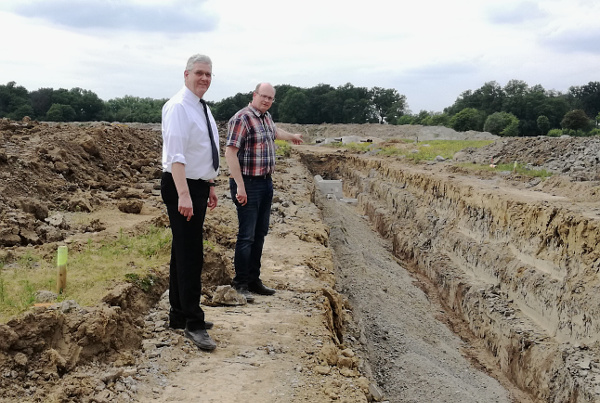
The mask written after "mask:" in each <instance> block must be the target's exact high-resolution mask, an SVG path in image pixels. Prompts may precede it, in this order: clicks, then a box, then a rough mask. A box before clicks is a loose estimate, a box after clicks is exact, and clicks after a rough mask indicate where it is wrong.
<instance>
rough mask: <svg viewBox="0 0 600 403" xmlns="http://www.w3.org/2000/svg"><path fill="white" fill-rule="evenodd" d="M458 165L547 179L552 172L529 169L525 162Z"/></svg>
mask: <svg viewBox="0 0 600 403" xmlns="http://www.w3.org/2000/svg"><path fill="white" fill-rule="evenodd" d="M457 165H458V166H460V167H462V168H465V169H469V170H474V171H489V172H512V173H513V174H517V175H523V176H527V177H531V178H541V179H547V178H549V177H551V176H552V172H548V171H546V170H545V169H531V168H528V167H527V165H525V164H520V163H516V164H515V163H512V164H498V165H496V166H494V167H492V166H490V165H479V164H470V163H461V164H457Z"/></svg>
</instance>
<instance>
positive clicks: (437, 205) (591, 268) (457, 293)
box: [301, 153, 600, 402]
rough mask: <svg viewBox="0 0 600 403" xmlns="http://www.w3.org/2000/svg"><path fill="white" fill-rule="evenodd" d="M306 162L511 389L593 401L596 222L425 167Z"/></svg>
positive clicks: (599, 362) (351, 159) (599, 389)
mask: <svg viewBox="0 0 600 403" xmlns="http://www.w3.org/2000/svg"><path fill="white" fill-rule="evenodd" d="M301 156H302V159H303V160H304V162H305V164H306V165H307V166H308V167H309V168H310V169H311V171H312V173H313V174H314V175H321V176H323V177H326V178H329V179H342V181H343V184H344V192H345V193H346V196H347V197H352V198H357V199H358V206H359V208H360V209H361V210H362V213H363V214H365V215H367V216H368V217H369V218H370V219H371V221H372V222H373V223H374V225H375V226H376V228H377V230H378V231H379V233H380V234H381V235H382V236H384V237H387V238H391V240H392V243H393V248H394V254H395V255H396V256H397V257H398V258H400V259H401V260H402V262H404V264H405V265H407V266H409V267H410V268H411V270H416V271H419V272H421V273H422V274H425V275H426V276H427V277H428V278H429V279H430V280H431V282H432V283H433V284H435V286H436V287H437V290H438V292H439V294H440V296H441V297H442V300H443V301H444V303H445V305H446V307H447V308H448V309H450V310H452V311H453V312H454V313H456V314H457V315H459V316H460V317H462V319H463V320H464V321H465V322H466V323H468V325H469V327H470V329H471V331H472V332H473V333H474V334H475V335H477V336H479V337H480V338H481V339H482V340H483V341H484V343H485V344H486V346H487V347H488V349H489V350H490V352H492V353H493V355H494V357H496V360H497V365H499V366H500V368H501V369H502V370H503V371H504V373H506V374H507V375H508V376H509V377H510V378H511V379H512V380H513V382H514V383H515V384H516V385H518V386H519V387H520V388H521V389H523V390H525V391H527V392H528V393H530V394H531V395H532V396H533V397H535V398H537V399H539V400H540V401H544V402H594V401H600V354H599V350H600V349H599V348H598V346H599V339H600V292H599V291H600V289H599V288H600V281H599V278H598V271H599V270H600V248H598V247H597V246H596V245H598V241H599V240H600V221H599V220H598V219H592V218H589V217H584V216H581V215H579V214H578V213H576V212H575V211H573V210H571V209H569V206H568V204H565V203H560V200H558V198H554V197H552V196H550V195H548V198H547V199H545V198H544V197H543V196H544V195H542V194H541V193H539V192H531V194H527V192H523V191H514V193H512V191H504V192H503V191H501V190H500V189H499V188H498V187H497V186H494V185H493V184H492V183H489V182H490V181H482V180H478V179H473V181H472V182H465V181H458V180H456V179H455V178H454V177H453V175H452V174H444V175H439V174H437V175H434V174H433V173H432V172H431V171H427V169H426V166H425V168H418V167H410V168H407V167H405V168H402V166H401V165H397V164H396V165H394V164H391V163H390V162H389V160H386V159H374V158H373V157H371V158H364V157H361V156H359V155H351V154H343V155H340V154H339V153H338V154H335V153H332V154H328V155H323V154H320V155H315V154H310V153H306V154H302V155H301ZM506 192H511V193H506Z"/></svg>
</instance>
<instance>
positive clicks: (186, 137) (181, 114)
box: [162, 86, 219, 180]
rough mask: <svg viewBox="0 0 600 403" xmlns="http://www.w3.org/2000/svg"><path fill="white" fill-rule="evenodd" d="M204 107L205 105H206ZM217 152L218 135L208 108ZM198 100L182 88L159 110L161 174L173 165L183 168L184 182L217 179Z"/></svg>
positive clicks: (190, 92)
mask: <svg viewBox="0 0 600 403" xmlns="http://www.w3.org/2000/svg"><path fill="white" fill-rule="evenodd" d="M207 107H208V105H207ZM208 116H209V119H210V125H211V127H212V132H213V137H214V139H215V144H216V145H217V150H218V149H219V133H218V131H217V124H216V123H215V119H214V118H213V116H212V113H211V112H210V108H208ZM208 136H209V134H208V126H207V122H206V116H205V115H204V109H203V108H202V104H201V103H200V98H198V97H197V96H196V94H194V93H193V92H192V91H190V90H189V89H188V88H187V87H186V86H183V88H182V89H181V90H180V91H179V92H178V93H177V94H175V95H174V96H173V97H172V98H171V99H169V101H167V103H166V104H165V105H164V106H163V109H162V138H163V152H162V165H163V171H165V172H171V166H172V165H173V163H174V162H180V163H182V164H184V165H185V176H186V178H188V179H204V180H209V179H214V178H216V177H217V175H218V171H215V169H214V168H213V165H212V145H211V142H210V137H208Z"/></svg>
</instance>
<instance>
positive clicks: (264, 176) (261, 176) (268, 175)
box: [242, 174, 271, 179]
mask: <svg viewBox="0 0 600 403" xmlns="http://www.w3.org/2000/svg"><path fill="white" fill-rule="evenodd" d="M242 177H243V178H244V179H271V174H266V175H258V176H252V175H242Z"/></svg>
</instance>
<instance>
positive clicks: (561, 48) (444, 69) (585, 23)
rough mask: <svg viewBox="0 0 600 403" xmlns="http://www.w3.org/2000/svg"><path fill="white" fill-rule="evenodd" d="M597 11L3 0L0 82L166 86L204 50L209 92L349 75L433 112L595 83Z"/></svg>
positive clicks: (117, 93)
mask: <svg viewBox="0 0 600 403" xmlns="http://www.w3.org/2000/svg"><path fill="white" fill-rule="evenodd" d="M599 11H600V5H598V4H596V3H595V2H594V1H591V0H579V1H575V2H573V0H544V1H541V0H526V1H510V0H506V1H500V0H484V1H474V0H456V1H454V2H439V1H434V0H421V1H419V2H413V3H411V4H404V3H390V2H389V1H384V0H371V1H370V2H368V3H366V4H363V5H361V6H353V5H352V4H351V3H348V2H345V1H342V0H305V1H303V2H291V3H290V2H282V1H281V0H264V1H262V2H261V3H252V2H247V1H242V0H205V1H198V0H170V1H169V0H129V1H126V0H122V1H117V0H96V1H93V0H89V1H85V2H84V1H83V0H71V1H66V0H35V1H29V2H23V1H17V0H5V1H3V3H2V4H0V35H1V36H2V37H3V38H10V39H9V40H4V41H3V52H2V53H1V54H0V65H1V66H2V68H1V69H0V84H6V83H7V82H9V81H16V82H17V84H18V85H22V86H24V87H25V88H27V89H28V90H30V91H33V90H36V89H38V88H41V87H50V88H72V87H81V88H84V89H89V90H91V91H93V92H95V93H96V94H98V96H100V97H101V98H102V99H110V98H116V97H122V96H125V95H133V96H139V97H151V98H168V97H170V96H171V95H172V94H174V93H175V92H176V91H177V90H178V89H179V88H180V87H181V86H182V85H183V69H184V67H185V62H186V60H187V58H188V57H189V56H190V55H192V54H194V53H205V54H208V55H209V56H211V58H212V59H213V63H214V66H213V72H214V73H215V78H214V80H213V84H212V86H211V88H210V90H209V91H208V92H207V99H209V100H213V101H217V100H220V99H223V98H225V97H229V96H233V95H235V94H236V93H238V92H242V93H245V92H249V91H251V90H252V89H253V87H254V86H255V85H256V83H257V82H259V81H269V82H271V83H273V84H275V85H277V84H290V85H295V86H299V87H305V88H307V87H312V86H315V85H318V84H320V83H325V84H330V85H332V86H334V87H337V86H340V85H344V84H346V83H351V84H353V85H355V86H362V87H368V88H372V87H375V86H377V87H384V88H395V89H396V90H397V91H398V92H399V93H400V94H403V95H406V96H407V101H408V104H409V107H410V108H411V109H412V110H413V111H415V112H418V111H419V110H422V109H425V110H434V111H441V110H442V109H443V108H444V107H447V106H450V105H451V104H452V103H453V102H454V101H455V100H456V98H457V97H458V96H459V95H460V93H462V92H463V91H465V90H468V89H477V88H479V87H481V86H482V85H483V84H484V83H485V82H487V81H497V82H498V83H500V84H501V85H504V84H505V83H506V82H508V81H509V80H510V79H519V80H523V81H526V82H527V83H528V84H530V85H534V84H541V85H542V86H543V87H544V88H546V89H555V90H558V91H566V90H567V89H568V87H569V86H571V85H583V84H586V83H588V82H589V81H598V74H597V72H598V71H599V70H600V60H598V58H597V51H598V49H596V46H595V44H596V43H598V39H600V31H598V30H597V29H596V28H595V27H596V26H597V22H596V21H595V19H596V16H597V15H600V14H599V13H598V12H599Z"/></svg>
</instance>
